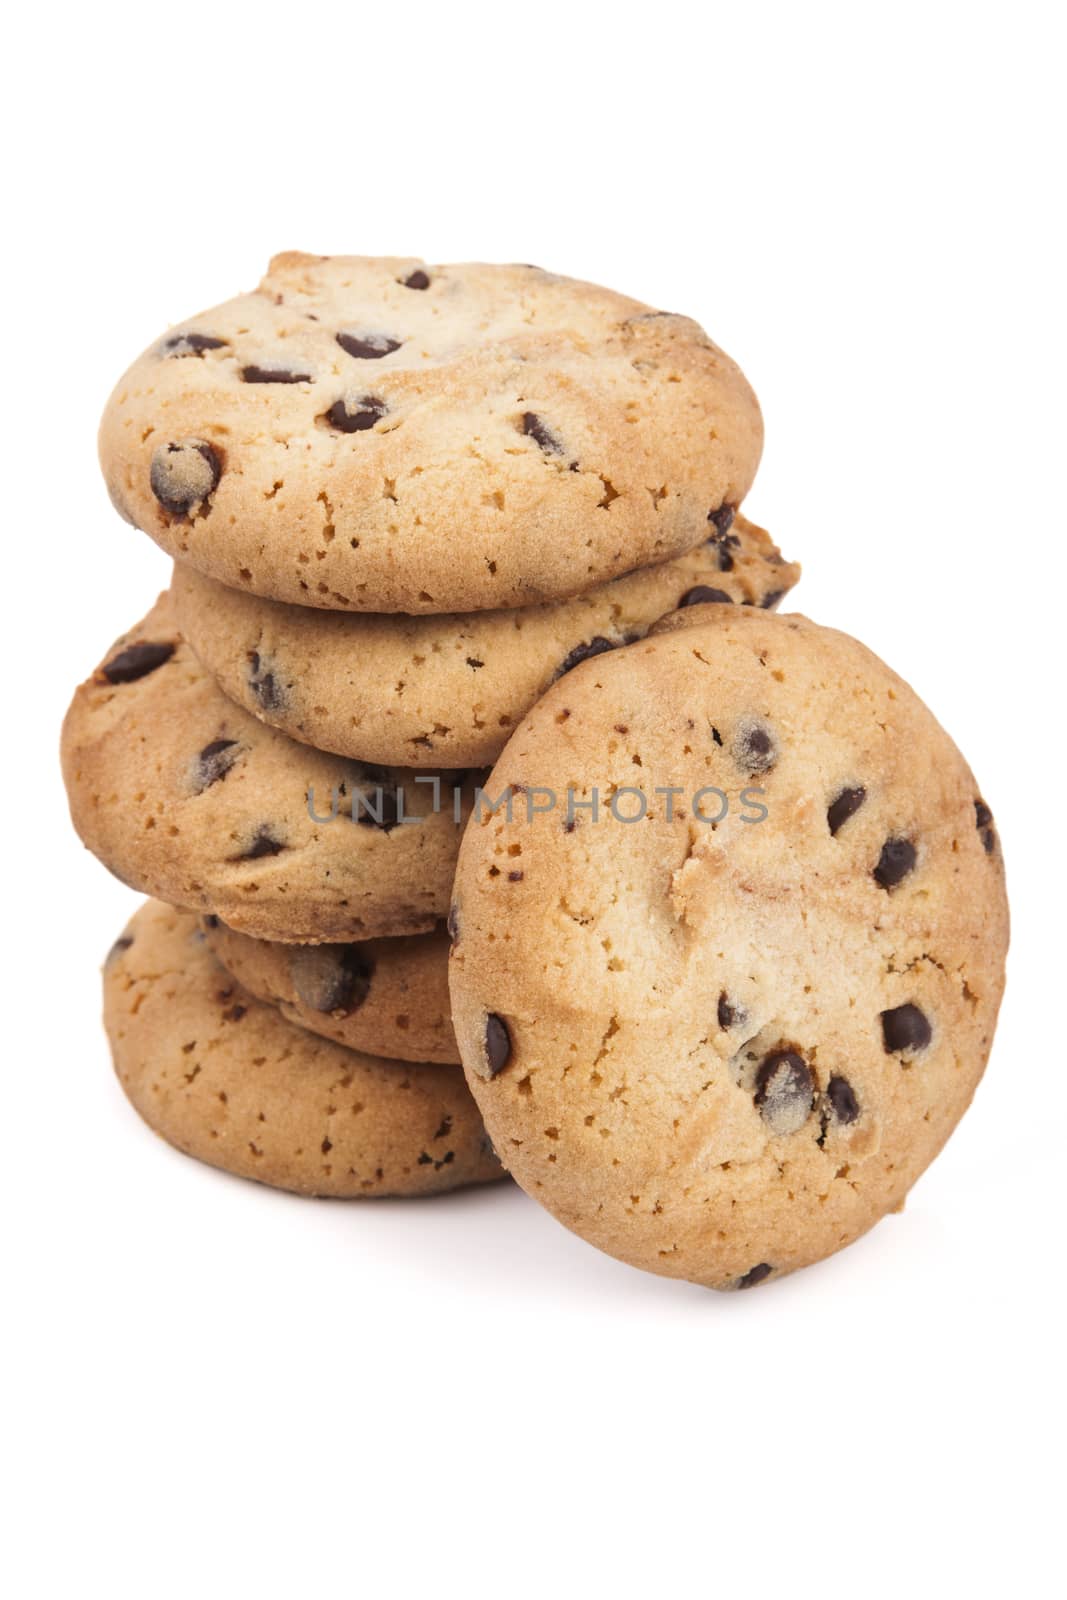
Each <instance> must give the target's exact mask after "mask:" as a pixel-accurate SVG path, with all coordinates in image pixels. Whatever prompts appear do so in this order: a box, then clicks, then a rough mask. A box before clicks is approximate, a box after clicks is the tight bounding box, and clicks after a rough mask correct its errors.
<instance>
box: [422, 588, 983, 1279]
mask: <svg viewBox="0 0 1067 1600" xmlns="http://www.w3.org/2000/svg"><path fill="white" fill-rule="evenodd" d="M594 786H595V787H596V788H597V790H598V801H599V806H600V816H599V819H598V820H597V821H594V820H593V818H592V813H591V812H590V811H589V810H588V809H581V810H579V809H578V807H577V805H575V806H574V807H572V811H571V815H570V816H569V817H568V815H567V810H566V803H565V799H564V797H565V796H566V793H567V790H568V787H573V789H574V791H575V800H576V801H577V802H585V803H586V804H588V803H589V802H590V801H591V800H592V793H591V791H592V789H593V787H594ZM668 788H671V789H673V790H674V791H675V793H674V794H672V795H667V794H666V793H665V792H664V791H665V790H666V789H668ZM489 789H490V791H491V793H492V794H493V795H494V796H498V795H502V794H505V793H507V792H511V794H512V798H513V802H514V809H513V816H512V820H511V821H510V822H509V821H508V820H507V817H506V814H505V812H504V811H503V810H501V811H499V812H498V813H497V814H495V815H494V816H488V815H486V816H484V817H483V819H482V821H481V823H480V824H479V823H477V822H475V823H472V825H471V826H470V828H469V829H468V831H467V834H466V837H465V839H464V843H463V847H462V849H461V852H460V860H459V867H458V872H457V879H456V896H455V904H454V907H453V912H452V916H451V923H450V925H451V927H452V929H453V932H454V939H455V942H454V946H453V951H452V957H451V963H450V981H451V991H452V1006H453V1022H454V1025H455V1028H456V1034H457V1038H458V1040H459V1045H460V1051H461V1054H462V1056H463V1062H464V1066H465V1069H466V1072H467V1076H468V1081H469V1083H470V1085H471V1088H472V1090H473V1092H474V1095H475V1098H476V1099H477V1101H478V1103H479V1105H480V1107H481V1110H482V1113H483V1116H484V1117H485V1121H486V1126H487V1128H488V1130H489V1133H490V1136H491V1137H492V1140H493V1143H494V1146H495V1147H496V1149H497V1150H498V1152H499V1153H500V1156H501V1159H502V1160H503V1161H504V1162H505V1164H506V1165H507V1166H508V1167H509V1169H510V1170H511V1171H512V1173H513V1174H514V1176H515V1177H516V1178H517V1179H518V1181H519V1182H520V1183H521V1184H522V1186H523V1187H524V1188H525V1189H526V1190H528V1191H529V1193H530V1194H531V1195H533V1196H534V1197H535V1198H536V1199H538V1200H540V1201H541V1202H542V1203H543V1204H544V1205H545V1206H547V1207H548V1209H549V1210H550V1211H552V1212H553V1213H554V1214H555V1215H556V1216H557V1217H558V1218H559V1219H560V1220H561V1221H562V1222H564V1223H565V1224H566V1225H567V1226H568V1227H570V1228H572V1229H574V1230H575V1231H576V1232H577V1233H579V1234H581V1235H583V1236H584V1237H585V1238H586V1239H588V1240H590V1241H591V1242H592V1243H594V1244H596V1245H598V1246H600V1248H601V1249H603V1250H606V1251H608V1252H609V1253H610V1254H612V1255H615V1256H618V1257H620V1258H621V1259H622V1260H624V1261H628V1262H632V1263H633V1264H635V1265H637V1266H640V1267H644V1268H647V1269H648V1270H649V1271H652V1272H658V1273H663V1274H665V1275H667V1276H671V1277H680V1278H688V1279H691V1280H693V1281H694V1282H697V1283H701V1284H706V1285H709V1286H711V1287H714V1288H718V1289H728V1288H747V1287H751V1286H754V1285H756V1284H758V1283H761V1282H763V1281H765V1280H767V1279H772V1278H775V1277H778V1276H780V1275H782V1274H783V1273H787V1272H790V1271H792V1270H793V1269H795V1268H797V1267H802V1266H804V1265H806V1264H808V1263H811V1262H814V1261H817V1260H819V1259H820V1258H822V1257H824V1256H827V1255H829V1254H831V1253H832V1252H833V1251H835V1250H838V1249H839V1248H840V1247H841V1246H843V1245H846V1244H848V1243H850V1241H852V1240H854V1239H856V1238H857V1237H858V1236H859V1235H860V1234H862V1233H863V1232H864V1231H865V1230H866V1229H868V1228H869V1227H871V1225H872V1224H873V1223H875V1222H876V1221H877V1220H878V1219H879V1218H880V1217H882V1216H883V1215H885V1214H886V1213H887V1212H889V1211H892V1210H894V1209H897V1208H899V1207H900V1205H901V1204H902V1202H903V1200H904V1197H905V1195H906V1194H907V1192H908V1190H909V1188H910V1187H911V1185H912V1184H913V1183H914V1182H915V1180H916V1178H917V1177H918V1176H919V1174H920V1173H921V1172H922V1171H923V1170H924V1168H925V1167H926V1166H927V1164H928V1163H929V1162H930V1161H931V1160H932V1159H933V1157H934V1156H935V1155H936V1154H937V1152H938V1151H939V1149H940V1148H941V1146H942V1144H943V1143H944V1141H945V1139H946V1138H947V1137H948V1135H949V1133H950V1132H951V1131H952V1129H953V1127H954V1126H955V1124H956V1122H957V1121H958V1119H959V1117H960V1116H961V1114H962V1113H963V1111H964V1110H965V1109H966V1107H967V1105H968V1103H969V1101H970V1099H971V1096H972V1094H973V1091H974V1089H975V1086H976V1084H977V1082H978V1080H979V1078H980V1077H981V1075H982V1071H983V1069H984V1066H985V1062H986V1058H987V1056H988V1053H989V1048H990V1043H991V1040H992V1037H993V1029H994V1025H995V1021H996V1016H997V1009H998V1006H999V1003H1000V997H1001V992H1002V988H1003V982H1004V957H1005V952H1006V948H1007V942H1008V911H1007V901H1006V897H1005V888H1004V872H1003V864H1002V859H1001V853H1000V846H999V843H998V840H997V835H996V830H995V825H994V822H993V818H992V814H991V811H990V808H989V806H988V805H987V803H986V801H985V799H984V798H983V796H982V794H981V791H980V790H979V788H978V787H977V785H976V783H975V779H974V777H973V776H972V774H971V772H970V769H969V768H968V766H967V764H966V762H965V761H964V759H963V757H962V756H961V755H960V753H959V751H958V750H957V749H956V747H955V745H954V744H953V743H952V741H951V740H950V739H949V737H948V735H947V734H946V733H945V732H944V731H943V729H942V728H941V727H940V726H939V725H938V723H937V722H936V721H935V719H934V717H933V716H932V715H931V713H930V712H929V711H928V710H927V709H926V707H925V706H924V705H923V704H922V702H921V701H920V700H919V699H918V697H917V696H916V695H915V694H914V692H913V691H912V690H911V689H910V688H909V687H908V685H907V684H906V683H904V682H903V681H902V680H901V679H900V678H899V677H897V676H896V675H895V674H894V673H893V672H891V671H890V670H889V669H888V668H887V667H886V666H885V665H884V664H883V663H882V662H881V661H879V660H878V659H877V658H876V657H875V656H874V655H872V654H871V652H870V651H868V650H866V649H865V648H864V647H863V646H862V645H860V644H858V643H857V642H856V641H855V640H854V639H851V638H848V637H847V636H845V635H844V634H840V633H834V632H831V631H830V630H828V629H825V628H821V627H818V626H816V625H815V624H814V623H812V622H809V621H808V620H807V619H805V618H803V617H800V616H796V615H787V616H781V617H778V616H774V615H769V614H767V613H766V612H760V611H754V610H742V609H741V608H739V607H728V606H722V605H709V606H705V607H698V608H693V609H692V610H691V611H683V612H680V613H678V614H677V616H676V617H675V618H674V619H673V622H672V625H671V627H670V629H665V630H664V631H662V632H661V633H659V634H658V635H656V636H654V637H650V638H648V639H646V640H644V641H642V642H641V643H638V644H634V645H631V646H629V647H628V648H626V649H623V650H618V651H614V652H612V653H611V654H608V655H604V656H602V657H598V658H597V659H596V660H593V661H588V662H586V663H584V664H583V665H582V666H580V667H578V668H576V669H575V671H574V672H573V673H571V674H570V675H569V676H568V677H567V678H565V679H563V680H561V681H560V682H559V683H557V684H556V685H555V686H554V687H553V688H552V689H550V690H549V692H548V693H547V694H546V695H545V697H544V698H543V699H542V700H541V701H540V702H539V703H538V705H537V706H536V707H535V708H534V710H533V711H532V712H531V713H530V715H529V717H528V718H527V719H526V721H525V722H524V723H523V725H522V727H521V728H519V729H518V730H517V731H516V733H515V735H514V736H513V738H512V739H511V741H510V743H509V744H508V746H507V748H506V750H505V751H504V754H503V756H502V757H501V759H500V761H499V762H498V763H497V766H496V767H495V769H494V771H493V774H492V776H491V779H490V781H489ZM545 789H551V790H554V791H555V793H556V795H557V796H558V797H560V804H559V806H557V809H555V810H553V811H548V810H546V809H544V806H545V805H546V801H545V799H544V793H543V791H544V790H545ZM635 791H641V792H643V794H644V795H645V796H646V797H647V816H646V817H645V818H644V819H643V820H635V821H631V822H628V823H624V822H620V821H617V820H615V818H614V816H613V815H612V813H611V810H610V806H611V802H612V799H614V801H615V811H616V813H617V814H618V815H619V816H626V817H639V816H640V811H641V806H640V794H637V795H636V797H635ZM657 791H659V792H657ZM720 792H721V797H720ZM723 799H725V801H726V810H725V814H724V808H723ZM531 801H534V802H535V803H536V808H537V809H536V811H535V814H534V815H533V816H532V820H531V819H530V817H529V813H528V810H527V806H528V804H529V803H530V802H531ZM694 802H695V804H696V808H697V810H698V811H699V813H700V816H701V817H702V818H707V819H708V820H698V818H697V816H696V815H695V814H694V809H693V806H694ZM764 808H765V813H766V814H765V815H764V816H762V817H761V815H760V812H761V810H763V809H764ZM718 819H721V820H718ZM746 819H747V820H746Z"/></svg>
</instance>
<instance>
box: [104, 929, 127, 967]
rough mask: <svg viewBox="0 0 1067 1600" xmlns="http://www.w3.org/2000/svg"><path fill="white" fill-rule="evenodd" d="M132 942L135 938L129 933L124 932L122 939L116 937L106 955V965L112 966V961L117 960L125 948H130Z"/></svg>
mask: <svg viewBox="0 0 1067 1600" xmlns="http://www.w3.org/2000/svg"><path fill="white" fill-rule="evenodd" d="M132 943H133V939H132V937H131V936H130V934H128V933H124V934H123V935H122V937H121V938H120V939H116V940H115V943H114V944H113V945H112V946H111V949H110V950H109V951H108V953H107V955H106V956H105V957H104V965H105V967H108V966H110V965H111V963H112V961H115V960H116V959H117V958H118V957H119V956H120V955H121V954H122V952H123V951H124V950H128V949H129V948H130V946H131V944H132Z"/></svg>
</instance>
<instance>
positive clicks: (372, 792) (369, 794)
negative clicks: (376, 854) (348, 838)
mask: <svg viewBox="0 0 1067 1600" xmlns="http://www.w3.org/2000/svg"><path fill="white" fill-rule="evenodd" d="M352 806H353V815H354V816H355V818H356V821H357V822H358V823H359V824H360V826H361V827H364V828H381V830H382V832H383V833H388V832H389V829H390V828H395V827H396V825H397V822H398V820H399V818H400V802H399V800H398V799H397V793H396V790H395V789H394V788H392V787H391V786H388V785H386V784H382V783H379V784H376V785H375V786H374V787H373V788H372V789H364V790H360V792H359V798H358V800H357V799H356V798H355V797H353V800H352Z"/></svg>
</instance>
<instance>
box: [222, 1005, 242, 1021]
mask: <svg viewBox="0 0 1067 1600" xmlns="http://www.w3.org/2000/svg"><path fill="white" fill-rule="evenodd" d="M247 1011H248V1007H247V1006H242V1005H233V1006H230V1008H229V1010H228V1011H224V1012H223V1013H222V1020H223V1022H240V1020H241V1018H242V1017H243V1016H244V1015H245V1014H246V1013H247Z"/></svg>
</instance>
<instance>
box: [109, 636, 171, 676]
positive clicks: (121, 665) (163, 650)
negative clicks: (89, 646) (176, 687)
mask: <svg viewBox="0 0 1067 1600" xmlns="http://www.w3.org/2000/svg"><path fill="white" fill-rule="evenodd" d="M175 649H176V646H175V645H173V644H168V643H159V644H152V643H150V642H149V641H148V640H145V641H144V642H143V643H141V644H128V645H127V646H126V648H125V650H120V651H119V653H118V655H117V656H112V657H111V660H110V661H108V662H106V663H105V664H104V666H103V667H102V668H101V671H102V672H103V674H104V677H105V678H106V679H107V681H108V683H136V682H137V679H138V678H146V677H147V676H148V674H149V673H150V672H155V670H156V668H157V667H161V666H162V665H163V663H164V662H165V661H169V660H170V658H171V656H172V655H173V654H174V651H175Z"/></svg>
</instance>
